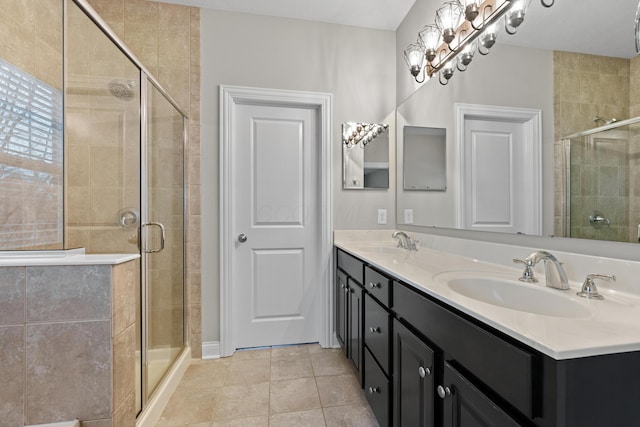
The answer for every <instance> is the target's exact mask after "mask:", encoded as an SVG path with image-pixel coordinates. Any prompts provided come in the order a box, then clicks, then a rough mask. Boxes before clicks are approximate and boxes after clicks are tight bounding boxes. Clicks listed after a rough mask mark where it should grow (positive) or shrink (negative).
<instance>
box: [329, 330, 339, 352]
mask: <svg viewBox="0 0 640 427" xmlns="http://www.w3.org/2000/svg"><path fill="white" fill-rule="evenodd" d="M330 345H331V348H340V342H339V341H338V336H337V335H336V333H335V332H334V333H333V334H331V344H330Z"/></svg>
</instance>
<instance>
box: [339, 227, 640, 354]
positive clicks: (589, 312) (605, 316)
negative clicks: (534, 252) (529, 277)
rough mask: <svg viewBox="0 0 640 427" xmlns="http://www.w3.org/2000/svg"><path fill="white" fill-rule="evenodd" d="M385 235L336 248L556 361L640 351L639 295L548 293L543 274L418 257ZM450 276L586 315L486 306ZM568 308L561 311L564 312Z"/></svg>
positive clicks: (344, 241) (347, 239)
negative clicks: (502, 284) (487, 282)
mask: <svg viewBox="0 0 640 427" xmlns="http://www.w3.org/2000/svg"><path fill="white" fill-rule="evenodd" d="M365 234H366V232H365ZM409 234H412V233H409ZM382 235H384V236H385V237H384V240H383V239H380V238H379V237H380V236H381V234H379V233H378V234H376V233H369V234H368V235H365V237H367V238H368V239H367V238H365V239H364V240H363V239H362V236H363V234H362V233H356V234H354V235H351V234H350V233H348V232H347V233H336V235H335V236H334V244H335V245H336V246H337V247H339V248H341V249H344V250H345V251H347V252H349V253H351V254H353V255H355V256H357V257H359V258H361V259H364V260H366V261H367V262H368V263H370V264H372V265H374V266H376V267H377V268H378V269H380V270H382V271H385V272H387V273H388V274H390V275H393V276H395V277H397V278H398V279H399V280H400V281H402V282H404V283H406V284H408V285H410V286H412V287H414V288H415V289H418V290H420V291H422V292H424V293H426V294H428V295H431V296H432V297H434V298H437V299H438V300H440V301H443V302H445V303H446V304H448V305H450V306H452V307H455V308H456V309H458V310H460V311H462V312H464V313H466V314H468V315H470V316H472V317H474V318H476V319H478V320H479V321H481V322H483V323H485V324H487V325H489V326H492V327H494V328H495V329H497V330H499V331H501V332H504V333H505V334H507V335H509V336H511V337H513V338H515V339H516V340H518V341H520V342H522V343H524V344H527V345H528V346H530V347H532V348H534V349H536V350H539V351H540V352H542V353H544V354H546V355H548V356H550V357H552V358H553V359H556V360H562V359H571V358H577V357H587V356H595V355H602V354H610V353H621V352H629V351H638V350H640V297H639V296H638V295H636V294H632V293H625V292H620V291H616V290H613V289H611V288H609V287H604V286H598V289H599V291H600V293H601V294H603V295H604V296H605V299H604V300H587V299H585V298H581V297H579V296H577V295H576V292H578V291H579V290H580V288H581V286H582V283H581V282H575V281H570V285H571V290H570V291H560V290H556V289H552V288H549V287H546V286H545V281H544V277H543V276H541V275H539V274H537V277H538V279H540V282H539V283H520V282H518V281H517V279H518V277H520V276H521V274H522V268H520V267H516V266H515V265H514V267H513V268H510V267H506V266H504V265H498V264H494V263H490V262H484V261H480V260H478V259H473V258H468V257H464V256H460V255H455V254H452V253H449V252H443V251H439V250H435V249H430V248H427V247H420V248H419V250H418V251H417V252H411V251H407V250H404V249H396V248H395V242H394V241H393V240H392V239H391V237H390V235H391V232H388V231H386V232H385V233H383V234H382ZM357 236H360V239H358V238H357ZM376 238H378V239H379V240H375V239H376ZM514 255H516V254H514ZM518 255H519V254H518ZM509 261H511V260H510V259H509ZM447 276H448V277H465V276H467V277H496V278H499V279H503V280H505V279H506V280H514V286H531V287H537V288H539V289H537V291H540V292H551V293H557V295H558V296H559V300H560V303H561V304H562V303H564V300H563V299H562V298H566V303H567V305H568V306H571V307H572V308H576V309H578V311H579V312H580V313H581V314H580V315H579V316H578V317H563V316H562V315H560V316H556V315H553V316H551V315H541V314H534V313H530V312H525V311H519V310H515V309H510V308H504V307H501V306H499V305H494V304H490V303H485V302H482V301H479V300H477V299H475V298H471V297H467V296H465V295H462V294H460V293H458V292H455V291H454V290H452V289H451V288H450V287H449V286H448V285H447V282H446V280H445V279H446V278H447ZM555 296H556V295H553V297H554V298H555ZM562 307H563V306H562V305H560V309H561V310H562Z"/></svg>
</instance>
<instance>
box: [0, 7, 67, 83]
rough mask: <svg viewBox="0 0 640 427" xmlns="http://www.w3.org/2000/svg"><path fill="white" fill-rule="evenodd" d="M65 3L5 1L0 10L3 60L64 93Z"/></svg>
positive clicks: (0, 44) (0, 49)
mask: <svg viewBox="0 0 640 427" xmlns="http://www.w3.org/2000/svg"><path fill="white" fill-rule="evenodd" d="M61 4H62V2H61V1H60V0H22V1H5V2H2V7H0V22H2V25H0V40H5V41H6V40H10V41H11V42H6V43H0V57H1V58H3V59H5V60H6V61H8V62H10V63H12V64H13V65H15V66H17V67H19V68H21V69H22V70H24V71H26V72H27V73H29V74H31V75H32V76H34V77H36V78H38V79H40V80H42V81H44V82H45V83H47V84H48V85H50V86H52V87H54V88H56V89H58V90H62V7H61Z"/></svg>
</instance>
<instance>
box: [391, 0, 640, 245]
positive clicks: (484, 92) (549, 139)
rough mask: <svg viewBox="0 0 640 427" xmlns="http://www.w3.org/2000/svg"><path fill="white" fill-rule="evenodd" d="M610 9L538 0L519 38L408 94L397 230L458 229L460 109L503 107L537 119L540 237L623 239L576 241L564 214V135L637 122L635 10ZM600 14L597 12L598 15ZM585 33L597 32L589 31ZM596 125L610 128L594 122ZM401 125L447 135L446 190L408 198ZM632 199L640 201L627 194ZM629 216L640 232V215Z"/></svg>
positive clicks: (632, 2) (625, 1)
mask: <svg viewBox="0 0 640 427" xmlns="http://www.w3.org/2000/svg"><path fill="white" fill-rule="evenodd" d="M419 2H424V1H423V0H418V3H419ZM613 3H615V4H613ZM613 3H612V4H607V7H606V9H603V8H602V4H601V3H599V2H597V1H595V0H587V1H581V0H565V1H562V2H556V4H555V5H554V6H553V7H551V8H549V9H547V8H543V7H542V6H541V5H540V3H539V1H537V0H533V1H532V2H531V5H530V6H529V10H528V12H527V16H526V19H525V22H524V23H523V25H522V26H521V27H520V28H519V30H518V33H517V34H516V35H514V36H509V35H507V34H505V33H504V31H502V32H501V33H500V34H499V35H498V40H497V43H496V45H495V46H494V47H493V48H492V49H491V53H490V54H489V55H488V56H486V57H484V56H480V55H476V57H475V58H474V60H473V63H472V64H470V65H469V68H468V70H467V71H465V72H459V71H456V74H455V75H454V76H453V77H452V79H451V80H450V82H449V84H448V85H446V86H442V85H440V84H439V83H438V81H437V79H432V80H431V81H428V82H426V83H425V84H423V85H422V86H420V87H419V88H418V89H417V90H415V91H414V92H412V93H407V95H406V96H404V97H405V98H406V99H405V100H404V101H403V102H401V103H400V104H399V106H398V108H397V129H398V132H397V159H398V167H397V169H398V187H397V211H396V214H397V218H398V223H399V224H409V223H411V224H415V225H423V226H436V227H445V228H460V220H459V218H460V217H461V216H462V215H463V212H460V202H459V197H458V195H459V191H460V188H461V186H462V185H463V183H462V182H461V181H462V179H461V170H462V169H463V166H462V163H461V154H460V152H459V151H460V149H459V148H458V147H457V140H456V135H457V134H458V133H459V131H460V128H459V123H458V119H457V118H456V117H455V116H456V114H455V108H456V106H459V105H472V106H499V107H507V108H513V109H530V110H540V111H541V123H542V124H541V129H540V131H541V141H542V146H541V149H540V151H541V157H540V158H541V164H540V176H541V178H540V188H541V203H540V205H541V206H538V207H537V208H536V209H539V210H540V212H541V218H542V220H541V224H542V226H541V227H540V228H539V230H540V231H539V232H538V234H542V235H556V236H567V237H584V238H595V239H607V240H617V238H615V239H614V238H613V237H611V238H610V237H606V236H613V235H615V234H621V233H609V234H607V233H603V232H601V231H600V232H597V233H587V234H586V235H581V236H574V235H571V234H570V232H569V231H570V227H566V226H565V221H564V219H565V216H564V215H565V213H566V212H567V211H570V209H568V208H570V207H569V206H564V200H565V199H566V190H565V187H564V183H565V182H566V178H565V177H564V173H565V171H564V166H565V163H566V160H567V159H566V157H565V156H564V155H563V153H564V152H565V151H564V150H563V145H562V140H563V139H564V138H565V137H567V136H568V135H572V134H574V133H578V132H583V131H586V130H589V129H592V128H595V127H600V126H603V125H605V124H606V121H607V120H611V119H612V118H616V119H617V120H624V119H628V118H630V117H634V116H637V115H640V103H638V101H636V100H637V99H640V96H638V95H640V59H636V56H635V55H636V54H635V46H634V34H633V25H632V24H633V20H634V17H635V12H636V8H637V6H638V2H637V0H620V1H616V2H613ZM596 10H597V11H600V12H601V13H594V11H596ZM594 19H597V20H598V22H597V23H595V22H593V20H594ZM583 28H600V29H601V31H597V32H585V31H582V30H581V29H583ZM541 29H544V31H542V30H541ZM417 30H419V28H416V31H417ZM410 42H411V40H407V41H406V43H405V42H401V41H399V43H405V44H408V43H410ZM398 61H399V62H400V61H401V58H399V59H398ZM403 65H404V64H403ZM402 78H405V79H407V80H411V79H412V76H411V75H410V73H409V71H408V70H407V69H406V68H405V70H404V77H403V76H402V75H401V74H399V75H398V79H402ZM404 86H405V88H406V87H409V86H410V85H404ZM399 87H402V84H400V83H399ZM636 88H638V89H636ZM399 96H401V97H402V96H403V95H402V93H400V94H399ZM596 118H604V121H597V122H596V121H595V120H594V119H596ZM404 126H419V127H440V128H445V129H446V131H447V132H446V141H447V143H446V152H447V159H446V175H447V190H446V191H444V192H412V191H408V190H405V189H404V187H403V186H402V184H401V182H402V180H401V178H402V176H403V175H401V174H402V173H403V169H404V165H403V159H404V156H403V153H402V152H403V145H404V142H403V135H402V133H401V132H400V130H401V129H403V127H404ZM601 145H603V144H601ZM592 169H593V170H594V171H603V169H602V168H592ZM629 169H632V168H629ZM632 175H633V174H632ZM636 175H637V174H636ZM606 178H607V179H609V178H610V177H606ZM590 179H593V180H595V181H597V180H599V179H600V178H598V176H596V177H593V178H590ZM603 179H604V178H603ZM620 179H621V180H622V179H623V178H620ZM629 179H631V178H629ZM621 182H622V181H621ZM622 186H624V185H622ZM633 187H634V185H633V183H632V182H629V183H628V185H626V189H628V190H631V188H633ZM626 197H629V198H632V197H634V196H633V194H631V193H627V194H626ZM604 201H605V200H604V199H603V200H602V202H604ZM407 209H410V210H412V212H413V216H412V217H411V218H410V219H411V221H406V219H407V217H406V216H405V210H407ZM593 211H603V209H602V208H601V207H600V206H593V207H590V208H589V211H588V213H589V215H591V213H592V212H593ZM605 213H606V212H605ZM589 215H587V217H588V216H589ZM628 216H629V217H630V218H629V221H630V222H631V223H634V221H635V224H636V228H637V225H638V224H640V215H639V216H638V217H636V218H633V217H632V213H630V214H629V215H628ZM587 217H585V218H584V220H585V221H588V218H587ZM609 219H611V218H609ZM596 224H598V225H601V223H599V222H596ZM630 228H633V227H630ZM625 241H629V240H625Z"/></svg>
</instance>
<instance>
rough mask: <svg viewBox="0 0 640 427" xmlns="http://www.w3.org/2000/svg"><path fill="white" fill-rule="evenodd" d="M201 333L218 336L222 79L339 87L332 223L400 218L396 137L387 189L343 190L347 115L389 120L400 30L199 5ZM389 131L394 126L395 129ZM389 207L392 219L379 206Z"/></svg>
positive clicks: (367, 224) (366, 224)
mask: <svg viewBox="0 0 640 427" xmlns="http://www.w3.org/2000/svg"><path fill="white" fill-rule="evenodd" d="M201 40H202V43H201V49H202V54H201V61H202V89H201V90H202V92H201V93H202V100H201V105H202V107H201V108H202V111H201V124H202V135H201V140H202V147H201V155H202V172H201V179H202V340H203V342H214V341H218V340H219V309H218V307H219V280H218V277H219V265H218V258H219V250H218V241H219V236H218V222H219V218H218V209H219V206H218V185H219V179H218V173H219V171H218V146H219V137H218V132H219V129H218V116H219V109H218V90H219V85H239V86H252V87H262V88H272V89H287V90H302V91H313V92H328V93H332V94H333V135H332V136H333V144H334V147H333V164H334V170H333V182H334V197H333V203H334V206H335V208H334V215H333V219H334V228H335V229H374V228H393V227H394V226H395V191H394V188H395V143H394V139H393V138H391V141H390V142H391V143H390V164H391V165H393V166H392V168H391V170H390V176H391V177H393V178H392V181H391V182H390V189H388V190H367V191H354V190H349V191H344V190H342V149H341V146H340V144H341V123H342V122H347V121H364V122H373V123H385V122H386V123H391V122H392V120H393V119H394V110H395V106H396V102H395V100H396V96H395V84H396V71H395V70H396V64H395V61H394V58H395V54H396V52H395V46H396V42H395V32H393V31H380V30H370V29H363V28H357V27H349V26H344V25H333V24H325V23H317V22H309V21H302V20H293V19H283V18H273V17H265V16H256V15H248V14H239V13H232V12H220V11H214V10H209V9H202V11H201ZM390 131H391V132H390V133H391V135H393V134H395V129H391V130H390ZM379 208H383V209H387V213H388V218H387V225H386V226H380V225H377V223H376V221H377V210H378V209H379Z"/></svg>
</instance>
